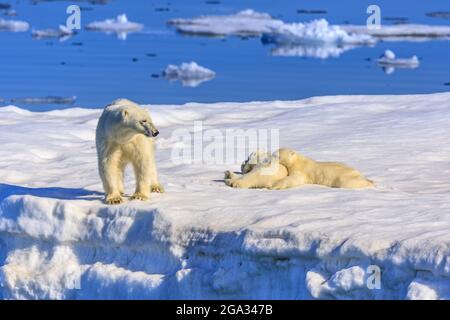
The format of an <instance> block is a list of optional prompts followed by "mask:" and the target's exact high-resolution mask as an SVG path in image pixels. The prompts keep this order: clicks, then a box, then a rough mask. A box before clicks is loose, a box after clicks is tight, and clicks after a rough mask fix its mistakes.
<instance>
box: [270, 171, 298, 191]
mask: <svg viewBox="0 0 450 320" xmlns="http://www.w3.org/2000/svg"><path fill="white" fill-rule="evenodd" d="M304 184H306V179H305V177H304V176H303V175H301V174H293V175H290V176H287V177H286V178H283V179H281V180H280V181H278V182H275V183H274V184H273V186H272V187H271V188H270V189H273V190H282V189H289V188H294V187H299V186H301V185H304Z"/></svg>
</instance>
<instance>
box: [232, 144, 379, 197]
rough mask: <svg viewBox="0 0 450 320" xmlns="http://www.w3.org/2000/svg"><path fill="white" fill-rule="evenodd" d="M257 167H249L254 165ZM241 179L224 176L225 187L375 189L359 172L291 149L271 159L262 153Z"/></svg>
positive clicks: (253, 156)
mask: <svg viewBox="0 0 450 320" xmlns="http://www.w3.org/2000/svg"><path fill="white" fill-rule="evenodd" d="M255 159H256V162H257V164H256V165H254V164H253V165H252V166H249V163H250V162H251V161H253V162H254V161H255ZM241 168H242V173H243V175H242V176H238V175H236V174H234V173H232V172H230V171H226V172H225V183H226V184H227V185H229V186H231V187H234V188H268V189H288V188H294V187H298V186H301V185H304V184H320V185H324V186H328V187H335V188H352V189H356V188H365V187H371V186H373V182H372V181H370V180H368V179H366V178H365V177H364V176H363V175H362V174H361V173H360V172H359V171H357V170H355V169H353V168H350V167H348V166H346V165H345V164H342V163H339V162H318V161H314V160H312V159H309V158H307V157H304V156H302V155H300V154H299V153H297V152H296V151H295V150H291V149H279V150H278V151H277V152H275V153H274V154H273V155H272V156H271V157H269V158H268V159H267V156H266V155H265V154H264V153H261V152H260V151H257V152H254V153H252V154H250V156H249V158H248V159H247V160H246V161H245V162H244V163H243V164H242V166H241Z"/></svg>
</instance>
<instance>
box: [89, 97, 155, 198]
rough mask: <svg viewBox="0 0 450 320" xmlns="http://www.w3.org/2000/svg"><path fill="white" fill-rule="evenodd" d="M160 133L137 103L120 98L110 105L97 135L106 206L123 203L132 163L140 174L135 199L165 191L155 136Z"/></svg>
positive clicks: (103, 116)
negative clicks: (126, 175) (125, 178)
mask: <svg viewBox="0 0 450 320" xmlns="http://www.w3.org/2000/svg"><path fill="white" fill-rule="evenodd" d="M158 134H159V132H158V130H157V129H156V127H155V126H154V125H153V122H152V119H151V118H150V115H149V114H148V112H147V111H146V110H144V109H142V108H140V107H139V106H138V105H137V104H136V103H134V102H132V101H130V100H127V99H119V100H116V101H114V102H113V103H112V104H110V105H108V106H106V108H105V109H104V110H103V113H102V115H101V116H100V119H99V121H98V125H97V131H96V136H95V142H96V147H97V155H98V168H99V173H100V177H101V179H102V182H103V187H104V189H105V201H106V203H108V204H119V203H122V201H123V199H122V195H123V194H124V188H123V174H124V170H125V166H126V165H127V164H129V163H131V164H132V165H133V168H134V172H135V175H136V191H135V193H134V194H133V196H132V197H131V199H136V200H147V199H148V198H149V196H150V191H152V192H164V189H163V188H162V186H161V185H160V184H159V182H158V175H157V172H156V163H155V151H154V142H153V137H156V136H157V135H158Z"/></svg>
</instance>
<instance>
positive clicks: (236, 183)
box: [228, 179, 249, 189]
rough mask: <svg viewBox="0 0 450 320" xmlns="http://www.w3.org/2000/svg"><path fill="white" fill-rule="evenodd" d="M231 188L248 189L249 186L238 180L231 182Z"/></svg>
mask: <svg viewBox="0 0 450 320" xmlns="http://www.w3.org/2000/svg"><path fill="white" fill-rule="evenodd" d="M228 185H229V186H230V187H233V188H239V189H248V188H249V186H248V185H247V184H246V183H245V182H244V181H242V180H240V179H236V180H230V182H229V184H228Z"/></svg>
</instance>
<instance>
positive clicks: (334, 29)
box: [262, 19, 375, 45]
mask: <svg viewBox="0 0 450 320" xmlns="http://www.w3.org/2000/svg"><path fill="white" fill-rule="evenodd" d="M262 39H263V42H265V43H276V44H310V45H320V44H330V43H333V44H337V45H341V44H372V43H374V42H375V39H374V38H373V37H372V36H370V35H366V34H350V33H348V32H346V31H344V30H343V29H342V28H340V27H339V26H335V25H330V24H329V23H328V21H327V20H325V19H318V20H313V21H311V22H305V23H283V24H278V25H276V26H271V27H270V31H269V32H265V33H264V34H263V38H262Z"/></svg>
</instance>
